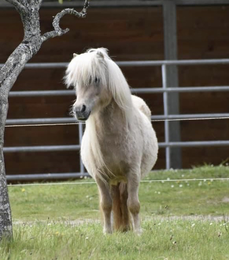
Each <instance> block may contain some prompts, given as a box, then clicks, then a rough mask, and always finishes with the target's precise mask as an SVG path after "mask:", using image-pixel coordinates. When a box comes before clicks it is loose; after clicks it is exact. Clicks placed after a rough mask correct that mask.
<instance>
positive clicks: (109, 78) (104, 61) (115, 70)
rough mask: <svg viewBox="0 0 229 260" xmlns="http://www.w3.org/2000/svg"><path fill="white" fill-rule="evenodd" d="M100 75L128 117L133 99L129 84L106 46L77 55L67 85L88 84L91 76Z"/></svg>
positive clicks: (102, 81)
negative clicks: (109, 54)
mask: <svg viewBox="0 0 229 260" xmlns="http://www.w3.org/2000/svg"><path fill="white" fill-rule="evenodd" d="M95 77H99V78H100V82H101V84H102V85H103V86H104V87H106V88H107V90H108V91H109V92H110V93H111V95H112V97H113V99H114V100H115V102H116V103H117V105H118V106H119V107H120V108H121V109H122V110H123V112H124V114H125V116H126V119H127V120H128V118H129V117H130V116H131V113H132V100H131V93H130V88H129V85H128V83H127V81H126V79H125V77H124V75H123V73H122V71H121V70H120V68H119V67H118V66H117V64H116V63H115V62H114V61H112V59H111V58H110V57H109V56H108V51H107V49H105V48H98V49H89V50H87V52H86V53H83V54H80V55H75V57H73V59H72V60H71V62H70V63H69V65H68V68H67V70H66V76H65V83H66V85H67V87H69V86H71V85H72V86H74V87H75V88H76V93H77V86H78V85H81V86H87V85H88V82H89V80H90V79H91V78H95Z"/></svg>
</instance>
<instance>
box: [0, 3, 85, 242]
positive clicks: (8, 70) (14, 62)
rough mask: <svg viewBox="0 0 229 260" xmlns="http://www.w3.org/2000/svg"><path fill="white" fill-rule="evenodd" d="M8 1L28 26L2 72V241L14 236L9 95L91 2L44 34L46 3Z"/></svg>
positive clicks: (0, 131) (0, 107) (0, 90)
mask: <svg viewBox="0 0 229 260" xmlns="http://www.w3.org/2000/svg"><path fill="white" fill-rule="evenodd" d="M6 1H7V2H9V3H11V4H12V5H14V7H15V8H16V10H17V11H18V12H19V14H20V16H21V20H22V23H23V27H24V39H23V41H22V43H21V44H20V45H19V46H18V47H17V48H16V49H15V50H14V52H13V53H12V54H11V55H10V57H9V58H8V60H7V61H6V63H5V64H4V66H3V67H2V68H1V69H0V240H1V239H2V237H9V238H11V237H12V235H13V230H12V219H11V209H10V203H9V197H8V189H7V183H6V174H5V163H4V155H3V146H4V132H5V124H6V118H7V112H8V96H9V92H10V90H11V88H12V87H13V85H14V83H15V81H16V80H17V77H18V75H19V74H20V73H21V71H22V70H23V68H24V67H25V65H26V63H27V62H28V61H29V60H30V59H31V58H32V57H33V56H34V55H35V54H36V53H37V52H38V51H39V49H40V48H41V45H42V43H43V42H44V41H46V40H48V39H49V38H53V37H56V36H61V35H63V34H65V33H66V32H68V29H65V30H63V29H61V28H60V26H59V22H60V19H61V18H62V17H63V16H64V15H65V14H73V15H75V16H78V17H79V18H84V17H85V16H86V12H87V8H88V6H89V3H88V0H85V3H84V8H83V10H82V11H81V12H79V13H78V12H76V11H75V10H74V9H64V10H62V11H61V12H60V13H58V14H57V15H56V16H55V17H54V20H53V27H54V30H53V31H51V32H47V33H45V34H44V35H41V32H40V17H39V9H40V5H41V2H42V0H6Z"/></svg>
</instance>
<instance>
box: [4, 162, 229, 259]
mask: <svg viewBox="0 0 229 260" xmlns="http://www.w3.org/2000/svg"><path fill="white" fill-rule="evenodd" d="M228 177H229V167H225V166H218V167H211V166H204V167H200V168H194V169H192V170H181V171H158V172H152V173H150V174H149V176H148V177H147V178H146V179H145V180H144V181H143V182H142V183H141V185H140V191H139V196H140V201H141V218H142V226H143V229H144V232H143V234H142V235H141V236H137V235H136V234H134V233H132V232H128V233H125V234H120V233H114V234H112V235H107V236H104V235H103V234H102V227H101V224H100V223H99V222H98V220H100V213H99V210H98V208H99V206H98V192H97V187H96V185H95V184H94V182H93V180H91V179H87V180H81V181H74V182H71V183H70V184H60V185H58V184H54V185H42V184H38V185H35V186H23V185H22V186H9V195H10V201H11V208H12V215H13V222H14V223H15V224H14V239H13V241H11V242H10V243H7V242H4V241H3V242H2V243H1V244H0V259H1V260H19V259H23V260H27V259H31V260H33V259H34V260H40V259H44V260H46V259H48V260H49V259H50V260H51V259H53V260H54V259H55V260H57V259H60V260H62V259H64V260H65V259H66V260H67V259H69V260H70V259H72V260H75V259H108V260H110V259H111V260H112V259H128V260H129V259H143V260H144V259H164V260H165V259H169V260H173V259H175V260H177V259H182V260H183V259H185V260H189V259H190V260H191V259H192V260H193V259H195V260H208V259H209V260H210V259H212V260H213V259H217V260H220V259H229V250H228V244H229V193H228V190H229V181H228V180H226V181H222V180H214V179H215V178H228ZM195 179H198V180H195ZM200 179H201V180H200ZM155 180H156V181H155ZM172 180H174V181H172ZM79 183H80V184H79ZM83 183H84V184H83ZM209 215H210V216H211V217H212V218H209ZM195 216H198V218H196V217H195ZM205 216H208V217H205ZM217 216H221V219H220V221H219V220H218V217H217ZM213 217H214V218H213ZM216 219H217V221H216Z"/></svg>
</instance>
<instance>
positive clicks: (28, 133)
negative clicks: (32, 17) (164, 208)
mask: <svg viewBox="0 0 229 260" xmlns="http://www.w3.org/2000/svg"><path fill="white" fill-rule="evenodd" d="M58 11H60V9H42V10H41V29H42V32H46V31H49V30H51V29H52V28H51V22H52V16H53V15H55V14H56V13H57V12H58ZM228 17H229V6H209V7H178V8H177V26H178V56H179V57H178V58H179V59H205V58H227V57H228V52H229V35H228V33H227V32H228V31H229V18H228ZM9 18H10V19H9ZM61 25H62V27H66V26H67V27H69V28H70V29H71V31H70V32H69V33H68V34H66V35H64V36H63V37H60V38H55V39H52V40H49V41H48V42H46V43H44V44H43V46H42V48H41V50H40V51H39V53H38V54H37V55H36V56H35V57H34V58H33V59H32V60H31V62H68V61H69V60H70V59H71V57H72V53H73V52H76V53H81V52H83V51H85V50H86V49H87V48H90V47H101V46H102V47H106V48H108V49H109V51H110V55H111V56H112V58H113V59H114V60H116V61H117V60H118V61H120V60H162V59H163V58H164V50H163V44H164V42H163V16H162V8H161V7H150V8H149V7H148V8H143V7H142V8H139V7H138V8H110V9H109V8H101V9H99V8H98V9H96V8H91V9H89V10H88V16H87V18H86V19H82V20H81V19H77V18H76V17H71V16H66V17H64V19H63V21H62V23H61ZM0 35H1V38H0V49H1V50H2V51H1V52H0V63H4V62H5V60H6V59H7V57H8V56H9V55H10V53H11V52H12V51H13V50H14V48H15V47H16V46H17V45H18V44H19V43H20V41H21V40H22V37H23V30H22V25H21V22H20V17H19V15H18V14H17V13H16V11H14V9H0ZM122 70H123V72H124V74H125V76H126V78H127V80H128V82H129V84H130V86H131V87H133V88H134V87H160V86H161V85H162V82H161V71H160V67H145V68H140V67H132V68H131V67H130V68H122ZM63 75H64V70H63V69H45V70H44V69H33V70H32V69H25V70H24V71H23V72H22V73H21V75H20V76H19V78H18V80H17V82H16V83H15V86H14V87H13V91H19V90H61V89H65V86H64V85H63V82H62V78H63ZM228 82H229V74H228V66H227V65H223V66H219V65H214V66H213V65H211V66H183V67H179V83H180V86H205V85H206V86H210V85H212V86H214V85H229V84H228ZM142 97H143V98H144V99H145V100H146V102H147V103H148V104H149V106H150V108H151V110H152V112H153V114H162V113H163V99H162V94H147V95H146V94H145V95H142ZM228 100H229V93H228V94H227V93H193V94H191V93H186V94H180V111H181V113H183V114H184V113H213V112H217V113H221V112H222V113H224V112H225V113H226V112H228V111H229V105H228ZM9 101H10V108H9V114H8V118H37V117H66V116H69V110H70V107H71V104H72V103H73V101H74V97H31V98H10V100H9ZM154 127H155V129H156V132H157V136H158V140H159V141H160V142H163V141H164V129H163V123H154ZM228 128H229V123H228V120H220V121H204V122H196V121H194V122H181V139H182V140H184V141H192V140H193V141H194V140H200V141H201V140H221V139H225V140H227V139H228V133H229V132H228ZM77 143H78V129H77V127H75V126H65V127H39V128H34V127H32V128H17V129H11V128H7V129H6V135H5V146H22V145H23V146H29V145H64V144H77ZM228 152H229V148H228V147H219V148H216V147H213V148H209V147H208V148H183V149H182V156H183V167H184V168H188V167H191V166H193V165H200V164H203V163H204V162H206V163H214V164H218V163H221V162H222V161H223V160H225V159H226V158H227V157H228ZM78 157H79V154H78V152H53V153H45V152H43V153H12V154H10V153H9V154H8V153H7V154H5V159H6V169H7V174H29V173H49V172H78V171H79V160H78ZM164 167H165V154H164V149H161V150H160V152H159V159H158V162H157V164H156V167H155V168H157V169H162V168H164Z"/></svg>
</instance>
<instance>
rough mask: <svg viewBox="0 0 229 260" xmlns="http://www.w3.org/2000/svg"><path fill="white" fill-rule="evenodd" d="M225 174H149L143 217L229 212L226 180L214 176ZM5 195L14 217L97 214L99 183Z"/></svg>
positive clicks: (226, 172)
mask: <svg viewBox="0 0 229 260" xmlns="http://www.w3.org/2000/svg"><path fill="white" fill-rule="evenodd" d="M226 177H229V167H224V166H219V167H209V166H205V167H201V168H195V169H193V170H181V171H162V172H152V173H150V174H149V175H148V177H147V178H146V179H145V180H144V181H146V182H142V183H141V185H140V190H139V197H140V201H141V216H142V218H143V219H144V218H148V217H152V216H160V215H163V216H171V215H175V216H183V215H188V216H189V215H214V216H218V215H220V216H222V215H229V207H228V205H229V203H228V200H229V193H228V190H229V189H228V188H229V181H219V180H216V181H214V180H212V179H214V178H226ZM173 179H175V180H176V181H168V180H173ZM187 179H192V181H191V180H187ZM194 179H203V180H198V181H193V180H194ZM154 180H162V181H159V182H158V181H157V182H154ZM151 181H152V182H151ZM82 182H83V183H84V184H81V183H82ZM9 196H10V201H11V207H12V214H13V220H14V221H34V220H79V219H85V218H86V219H98V218H100V212H99V205H98V191H97V186H96V184H95V183H94V181H93V180H91V179H87V180H82V181H75V182H71V184H69V185H68V184H62V185H57V184H55V183H54V184H53V185H42V184H38V185H37V186H9Z"/></svg>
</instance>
